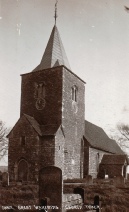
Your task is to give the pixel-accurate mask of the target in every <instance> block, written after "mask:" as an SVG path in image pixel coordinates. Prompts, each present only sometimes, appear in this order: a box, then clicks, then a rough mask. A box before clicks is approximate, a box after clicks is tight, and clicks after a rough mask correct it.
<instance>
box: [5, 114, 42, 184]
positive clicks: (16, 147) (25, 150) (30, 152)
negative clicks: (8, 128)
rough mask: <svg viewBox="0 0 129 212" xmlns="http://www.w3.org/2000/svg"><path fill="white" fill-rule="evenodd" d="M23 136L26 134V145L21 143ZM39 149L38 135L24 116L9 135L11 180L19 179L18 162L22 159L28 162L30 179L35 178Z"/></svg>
mask: <svg viewBox="0 0 129 212" xmlns="http://www.w3.org/2000/svg"><path fill="white" fill-rule="evenodd" d="M21 136H25V146H22V145H21ZM38 150H39V139H38V135H37V133H36V132H35V131H34V129H33V128H32V127H31V126H30V125H29V124H28V122H27V120H26V118H25V117H24V116H23V117H22V118H21V119H20V121H19V122H18V123H17V125H16V127H14V129H13V130H12V132H11V134H10V135H9V152H8V168H9V179H10V181H14V180H17V176H16V175H17V171H18V163H19V161H20V160H21V159H25V160H26V161H27V163H28V168H29V173H28V180H29V181H34V180H35V174H36V173H35V172H36V171H35V169H36V163H38V159H39V158H38ZM28 156H29V157H28Z"/></svg>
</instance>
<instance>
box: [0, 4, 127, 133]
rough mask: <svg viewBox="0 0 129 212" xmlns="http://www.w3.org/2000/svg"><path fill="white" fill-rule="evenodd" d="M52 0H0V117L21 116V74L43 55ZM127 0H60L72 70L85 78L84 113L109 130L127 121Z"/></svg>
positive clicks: (51, 18)
mask: <svg viewBox="0 0 129 212" xmlns="http://www.w3.org/2000/svg"><path fill="white" fill-rule="evenodd" d="M54 5H55V0H0V98H1V100H0V119H1V120H2V121H4V122H5V124H6V126H8V127H13V126H14V124H15V123H16V121H17V120H18V119H19V114H20V95H21V77H20V75H21V74H23V73H28V72H31V71H32V70H33V69H34V68H35V67H36V66H37V65H38V64H39V63H40V61H41V58H42V55H43V53H44V50H45V47H46V45H47V41H48V39H49V36H50V33H51V31H52V28H53V26H54ZM125 5H126V6H129V0H58V12H57V13H58V18H57V27H58V30H59V32H60V36H61V39H62V42H63V45H64V48H65V51H66V54H67V57H68V60H69V63H70V66H71V70H72V71H73V72H74V73H75V74H77V75H78V76H79V77H81V78H82V79H83V80H84V81H86V94H85V114H86V115H85V118H86V119H87V120H88V121H90V122H92V123H94V124H96V125H98V126H100V127H102V128H103V129H104V130H105V131H106V132H107V133H108V134H110V133H111V132H113V131H114V130H115V128H116V125H117V123H121V122H122V123H128V124H129V83H128V81H129V13H128V12H127V11H125V8H124V6H125Z"/></svg>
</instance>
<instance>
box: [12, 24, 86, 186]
mask: <svg viewBox="0 0 129 212" xmlns="http://www.w3.org/2000/svg"><path fill="white" fill-rule="evenodd" d="M84 85H85V82H84V81H83V80H82V79H80V78H79V77H78V76H77V75H76V74H74V73H73V72H72V71H71V69H70V66H69V62H68V59H67V56H66V53H65V50H64V47H63V44H62V41H61V38H60V35H59V32H58V29H57V27H56V26H54V27H53V29H52V32H51V35H50V38H49V41H48V44H47V47H46V49H45V52H44V54H43V57H42V60H41V62H40V64H39V65H38V66H37V67H36V68H35V69H34V70H33V71H32V72H30V73H26V74H23V75H22V86H21V112H20V118H19V120H18V122H17V123H16V125H15V126H14V127H13V129H12V131H11V132H10V133H9V135H8V138H9V156H8V159H9V180H10V181H14V180H16V181H19V180H20V181H28V182H31V181H37V182H38V180H39V172H40V170H41V169H43V168H46V167H57V168H59V169H60V170H61V173H62V178H63V179H67V178H81V177H82V176H83V161H82V157H81V155H82V147H81V143H82V138H83V135H84V118H85V109H84V108H85V104H84V96H85V87H84Z"/></svg>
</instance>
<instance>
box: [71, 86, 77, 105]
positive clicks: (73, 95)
mask: <svg viewBox="0 0 129 212" xmlns="http://www.w3.org/2000/svg"><path fill="white" fill-rule="evenodd" d="M77 90H78V89H77V87H76V86H75V85H74V86H73V87H72V100H73V101H75V102H77Z"/></svg>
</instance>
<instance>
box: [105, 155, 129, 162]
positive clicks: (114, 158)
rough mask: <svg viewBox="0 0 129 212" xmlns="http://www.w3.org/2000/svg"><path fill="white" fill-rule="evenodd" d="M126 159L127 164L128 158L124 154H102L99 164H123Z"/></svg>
mask: <svg viewBox="0 0 129 212" xmlns="http://www.w3.org/2000/svg"><path fill="white" fill-rule="evenodd" d="M125 160H126V161H127V164H129V161H128V158H127V156H126V155H106V154H105V155H104V156H103V158H102V161H101V164H109V165H111V164H113V165H120V164H121V165H123V164H124V163H125Z"/></svg>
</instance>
